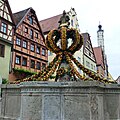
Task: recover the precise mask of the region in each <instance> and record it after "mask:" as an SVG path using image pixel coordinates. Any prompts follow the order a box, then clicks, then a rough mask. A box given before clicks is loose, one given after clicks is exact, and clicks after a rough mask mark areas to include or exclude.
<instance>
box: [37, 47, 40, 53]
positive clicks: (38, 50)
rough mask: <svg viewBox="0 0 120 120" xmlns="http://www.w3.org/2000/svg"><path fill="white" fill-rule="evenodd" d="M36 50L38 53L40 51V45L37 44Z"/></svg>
mask: <svg viewBox="0 0 120 120" xmlns="http://www.w3.org/2000/svg"><path fill="white" fill-rule="evenodd" d="M36 52H37V53H38V54H39V53H40V47H39V46H37V49H36Z"/></svg>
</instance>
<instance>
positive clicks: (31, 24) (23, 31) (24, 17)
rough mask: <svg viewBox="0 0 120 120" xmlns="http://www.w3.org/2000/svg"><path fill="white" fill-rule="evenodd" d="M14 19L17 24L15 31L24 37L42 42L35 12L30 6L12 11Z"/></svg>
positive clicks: (41, 34)
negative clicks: (15, 11) (18, 10)
mask: <svg viewBox="0 0 120 120" xmlns="http://www.w3.org/2000/svg"><path fill="white" fill-rule="evenodd" d="M14 19H15V21H16V22H15V23H16V26H17V27H16V31H15V32H16V33H18V34H19V35H20V36H23V37H25V38H26V39H29V40H30V39H31V40H33V41H34V42H37V43H40V42H42V44H43V41H44V36H43V33H42V31H41V27H40V25H39V22H38V19H37V16H36V13H35V11H34V10H33V9H32V8H28V9H25V10H22V11H20V12H17V13H14ZM31 34H32V35H31ZM38 38H39V39H38Z"/></svg>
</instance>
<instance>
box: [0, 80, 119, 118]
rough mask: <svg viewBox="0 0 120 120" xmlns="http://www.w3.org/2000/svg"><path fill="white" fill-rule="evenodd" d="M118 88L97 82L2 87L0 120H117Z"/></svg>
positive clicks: (23, 84)
mask: <svg viewBox="0 0 120 120" xmlns="http://www.w3.org/2000/svg"><path fill="white" fill-rule="evenodd" d="M119 119H120V87H119V85H118V84H109V85H105V84H102V83H99V82H93V81H89V82H84V81H80V82H24V83H21V84H20V85H2V105H1V118H0V120H119Z"/></svg>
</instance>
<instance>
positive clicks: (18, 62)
mask: <svg viewBox="0 0 120 120" xmlns="http://www.w3.org/2000/svg"><path fill="white" fill-rule="evenodd" d="M15 63H16V64H20V63H21V57H20V56H16V58H15Z"/></svg>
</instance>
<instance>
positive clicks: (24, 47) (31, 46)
mask: <svg viewBox="0 0 120 120" xmlns="http://www.w3.org/2000/svg"><path fill="white" fill-rule="evenodd" d="M13 16H14V19H15V24H16V30H15V34H14V39H13V60H12V61H13V62H12V68H13V72H12V73H11V74H10V80H16V79H21V78H24V77H26V74H25V71H29V72H35V73H37V72H39V71H40V70H42V68H44V67H45V66H46V65H47V62H48V54H47V49H46V47H45V44H44V36H43V34H42V31H41V27H40V25H39V22H38V19H37V16H36V13H35V11H34V10H33V9H32V8H28V9H25V10H23V11H20V12H17V13H14V14H13ZM22 70H23V71H24V72H23V74H20V73H19V71H22ZM16 71H17V72H16ZM17 73H19V74H17Z"/></svg>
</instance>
